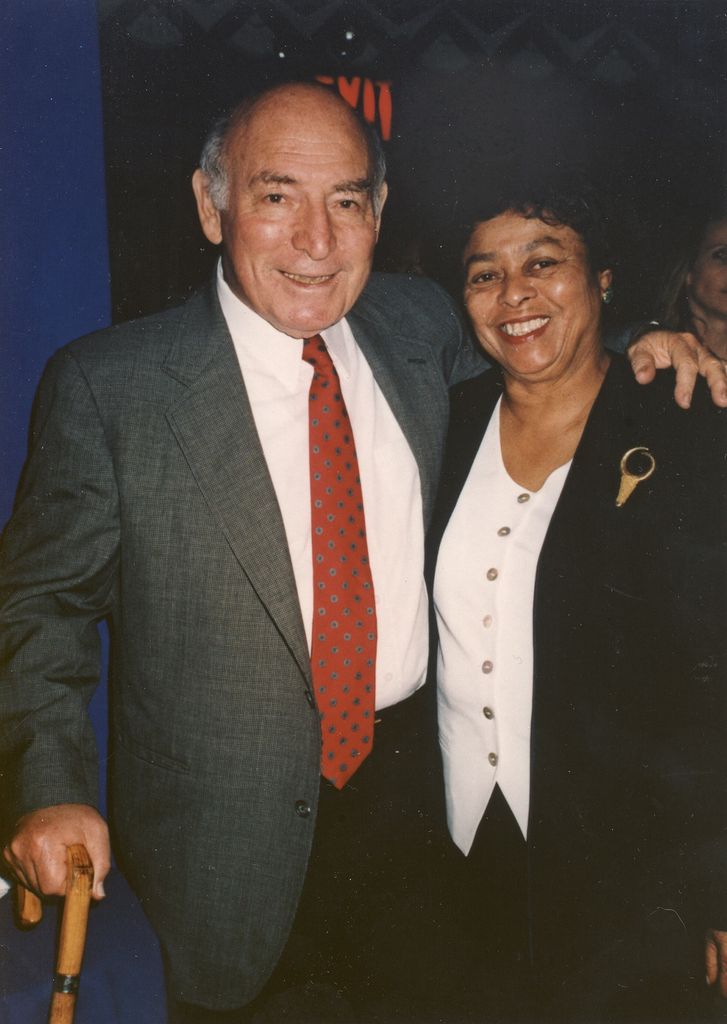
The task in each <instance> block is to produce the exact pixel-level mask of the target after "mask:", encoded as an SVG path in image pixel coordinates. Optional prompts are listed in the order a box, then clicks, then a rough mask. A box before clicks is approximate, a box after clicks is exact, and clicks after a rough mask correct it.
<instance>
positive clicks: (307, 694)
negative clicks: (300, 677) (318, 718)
mask: <svg viewBox="0 0 727 1024" xmlns="http://www.w3.org/2000/svg"><path fill="white" fill-rule="evenodd" d="M305 699H306V700H307V701H308V703H309V704H310V706H311V707H312V708H314V707H315V706H316V702H315V698H314V697H313V694H312V693H311V692H310V690H306V691H305Z"/></svg>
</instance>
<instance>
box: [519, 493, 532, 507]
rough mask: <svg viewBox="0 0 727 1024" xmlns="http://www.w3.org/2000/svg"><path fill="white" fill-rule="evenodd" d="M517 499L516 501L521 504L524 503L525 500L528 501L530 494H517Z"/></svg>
mask: <svg viewBox="0 0 727 1024" xmlns="http://www.w3.org/2000/svg"><path fill="white" fill-rule="evenodd" d="M517 500H518V501H519V502H520V504H521V505H522V504H524V503H525V502H526V501H530V495H529V494H518V496H517Z"/></svg>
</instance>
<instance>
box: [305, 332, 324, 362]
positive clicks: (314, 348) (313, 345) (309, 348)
mask: <svg viewBox="0 0 727 1024" xmlns="http://www.w3.org/2000/svg"><path fill="white" fill-rule="evenodd" d="M321 356H322V357H323V358H324V359H326V358H330V356H329V355H328V349H327V348H326V343H325V341H324V340H323V338H322V337H321V336H320V334H314V335H313V337H312V338H303V358H304V359H305V360H306V361H307V362H309V363H313V365H314V366H315V365H316V363H317V362H318V360H319V359H320V358H321Z"/></svg>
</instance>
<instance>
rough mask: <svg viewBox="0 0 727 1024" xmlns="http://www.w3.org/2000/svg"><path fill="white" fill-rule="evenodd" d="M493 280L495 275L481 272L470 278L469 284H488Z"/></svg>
mask: <svg viewBox="0 0 727 1024" xmlns="http://www.w3.org/2000/svg"><path fill="white" fill-rule="evenodd" d="M494 280H495V275H494V273H493V272H492V271H491V270H482V271H481V272H480V273H479V274H475V276H474V277H471V278H470V284H489V283H490V281H494Z"/></svg>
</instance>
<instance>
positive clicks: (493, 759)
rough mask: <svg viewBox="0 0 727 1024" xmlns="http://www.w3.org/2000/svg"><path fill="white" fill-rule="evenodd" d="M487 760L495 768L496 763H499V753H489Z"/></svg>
mask: <svg viewBox="0 0 727 1024" xmlns="http://www.w3.org/2000/svg"><path fill="white" fill-rule="evenodd" d="M487 760H488V761H489V762H490V764H491V765H492V767H493V768H494V767H495V765H496V764H497V754H488V755H487Z"/></svg>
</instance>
